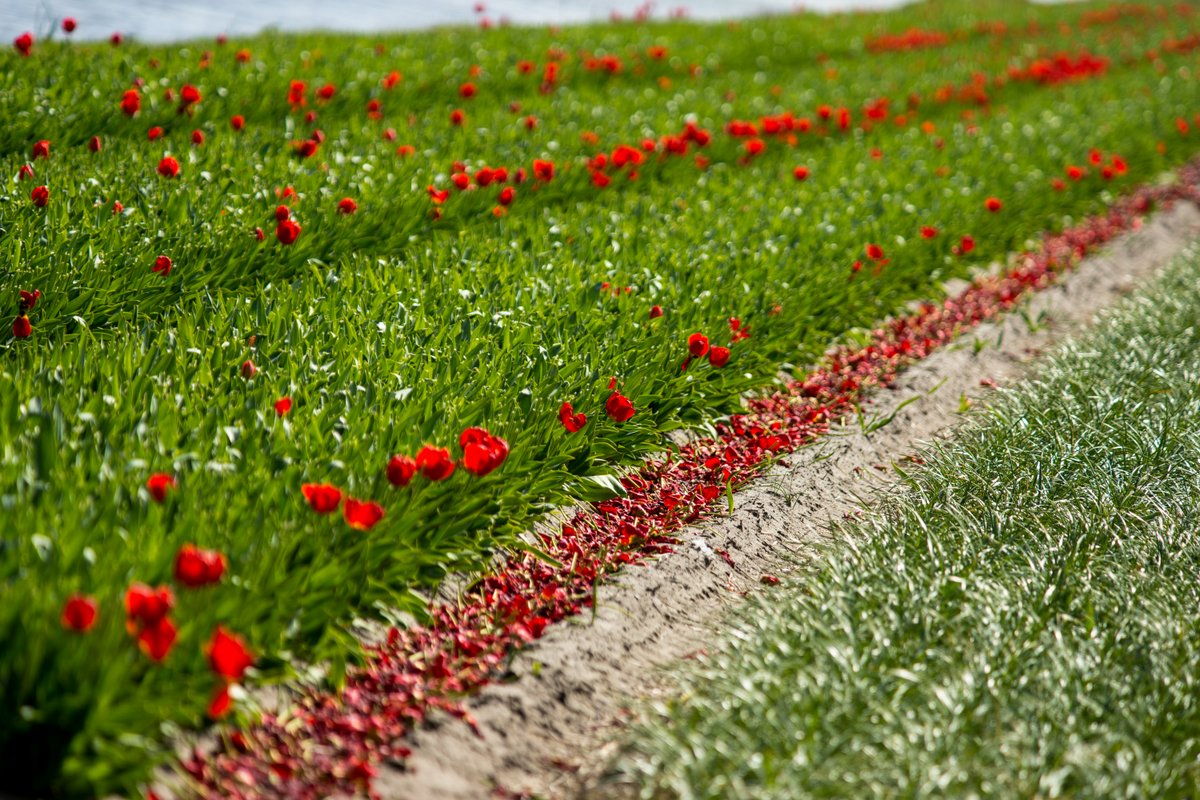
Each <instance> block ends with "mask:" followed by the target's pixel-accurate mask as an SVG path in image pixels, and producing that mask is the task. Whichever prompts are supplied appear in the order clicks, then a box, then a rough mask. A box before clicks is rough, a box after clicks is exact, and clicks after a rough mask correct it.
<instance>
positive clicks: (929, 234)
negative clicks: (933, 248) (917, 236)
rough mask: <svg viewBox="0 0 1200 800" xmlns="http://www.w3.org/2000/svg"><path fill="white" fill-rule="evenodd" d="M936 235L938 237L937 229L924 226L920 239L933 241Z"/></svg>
mask: <svg viewBox="0 0 1200 800" xmlns="http://www.w3.org/2000/svg"><path fill="white" fill-rule="evenodd" d="M937 235H938V230H937V228H934V227H931V226H929V225H925V226H924V227H922V228H921V238H923V239H933V238H935V237H936V236H937Z"/></svg>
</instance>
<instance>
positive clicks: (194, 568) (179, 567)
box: [175, 544, 225, 589]
mask: <svg viewBox="0 0 1200 800" xmlns="http://www.w3.org/2000/svg"><path fill="white" fill-rule="evenodd" d="M224 574H225V556H224V555H222V554H221V553H219V552H217V551H216V550H201V549H200V548H199V547H196V546H195V545H194V544H185V545H184V546H183V547H181V548H179V552H178V553H176V555H175V580H177V581H179V582H180V583H182V584H183V585H184V586H187V587H189V588H191V589H198V588H199V587H201V586H208V585H209V584H212V583H217V582H219V581H220V580H221V576H222V575H224Z"/></svg>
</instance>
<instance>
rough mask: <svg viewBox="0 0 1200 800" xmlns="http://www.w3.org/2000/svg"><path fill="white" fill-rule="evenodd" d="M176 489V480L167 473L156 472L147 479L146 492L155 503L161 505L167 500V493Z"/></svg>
mask: <svg viewBox="0 0 1200 800" xmlns="http://www.w3.org/2000/svg"><path fill="white" fill-rule="evenodd" d="M174 488H175V479H174V478H173V477H171V476H170V475H167V474H166V473H165V472H156V473H154V474H153V475H151V476H150V477H149V478H147V479H146V491H147V492H149V493H150V497H152V498H153V499H154V502H156V503H161V502H163V501H164V500H166V499H167V493H168V492H170V491H171V490H172V489H174Z"/></svg>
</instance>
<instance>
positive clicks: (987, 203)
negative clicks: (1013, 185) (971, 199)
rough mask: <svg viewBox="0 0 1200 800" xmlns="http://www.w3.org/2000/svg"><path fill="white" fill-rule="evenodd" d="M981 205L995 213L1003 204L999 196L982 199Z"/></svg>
mask: <svg viewBox="0 0 1200 800" xmlns="http://www.w3.org/2000/svg"><path fill="white" fill-rule="evenodd" d="M983 207H984V208H986V209H987V210H988V211H990V212H992V213H993V214H995V213H996V212H997V211H999V210H1000V209H1001V208H1003V207H1004V204H1003V203H1001V202H1000V200H999V198H996V197H989V198H988V199H987V200H984V201H983Z"/></svg>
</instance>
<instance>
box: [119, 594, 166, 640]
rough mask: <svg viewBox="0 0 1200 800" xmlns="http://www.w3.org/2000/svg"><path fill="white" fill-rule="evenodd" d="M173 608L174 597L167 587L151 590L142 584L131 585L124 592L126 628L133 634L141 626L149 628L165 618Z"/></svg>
mask: <svg viewBox="0 0 1200 800" xmlns="http://www.w3.org/2000/svg"><path fill="white" fill-rule="evenodd" d="M174 607H175V595H174V594H172V593H171V589H170V588H169V587H167V586H160V587H158V588H157V589H151V588H150V587H149V586H147V585H146V584H144V583H134V584H131V585H130V587H129V588H128V589H126V590H125V617H126V628H127V629H128V630H129V632H130V633H135V632H136V631H137V630H138V628H139V627H141V626H151V625H154V624H156V623H158V622H161V621H162V620H164V619H166V618H167V615H168V614H170V613H171V609H172V608H174Z"/></svg>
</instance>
